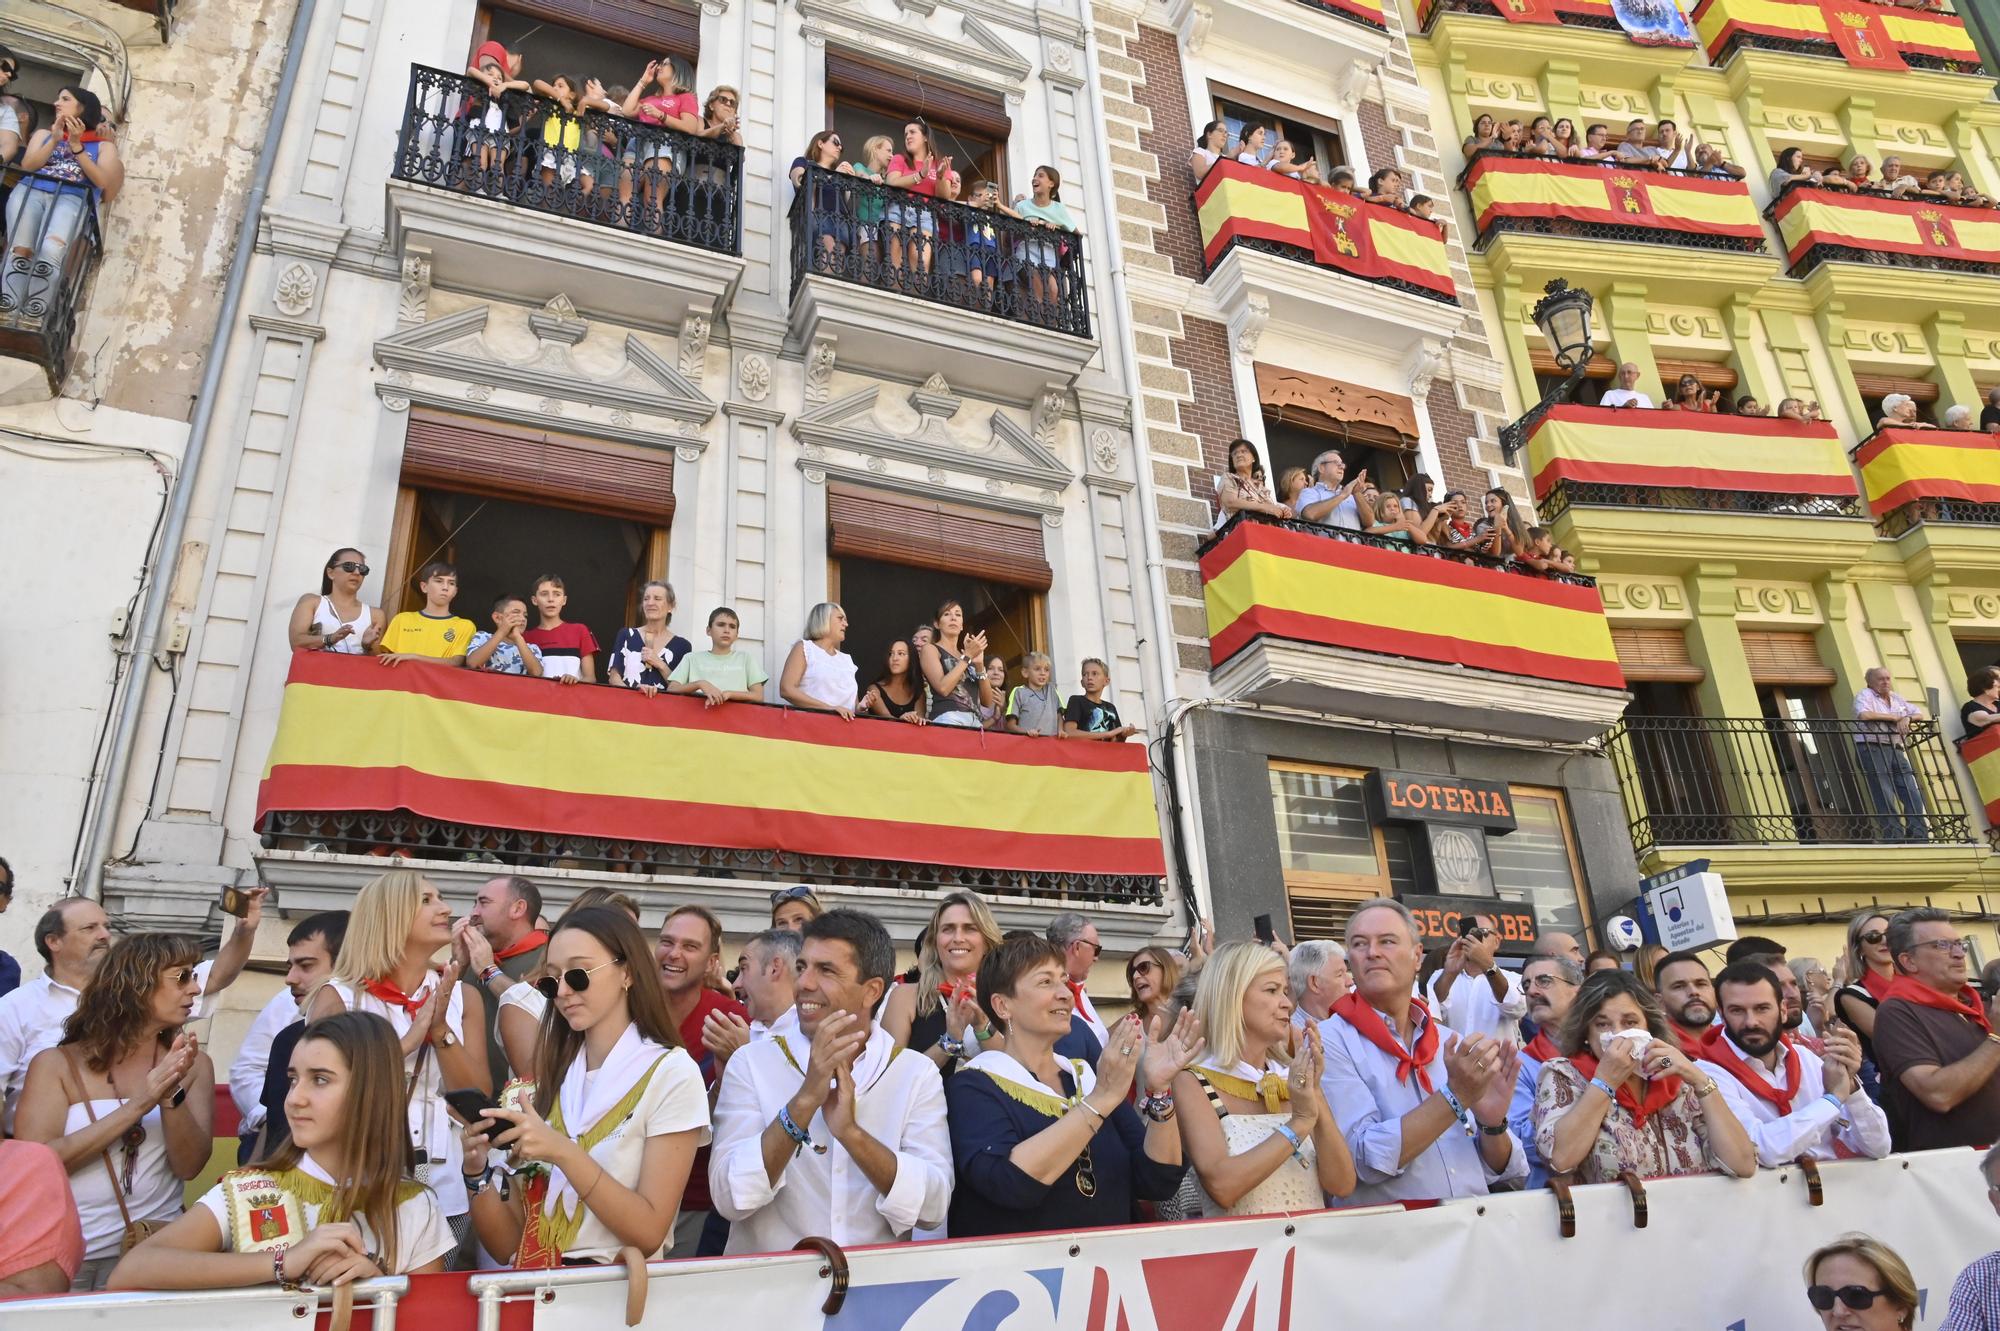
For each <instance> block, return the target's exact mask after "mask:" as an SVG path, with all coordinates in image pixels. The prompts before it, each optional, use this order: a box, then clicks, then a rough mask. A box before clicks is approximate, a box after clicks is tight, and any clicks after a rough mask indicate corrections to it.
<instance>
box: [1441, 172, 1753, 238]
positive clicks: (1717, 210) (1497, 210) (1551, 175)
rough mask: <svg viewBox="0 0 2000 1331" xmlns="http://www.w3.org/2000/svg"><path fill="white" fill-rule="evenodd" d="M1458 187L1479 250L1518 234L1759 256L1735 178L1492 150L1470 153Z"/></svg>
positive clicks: (1746, 199)
mask: <svg viewBox="0 0 2000 1331" xmlns="http://www.w3.org/2000/svg"><path fill="white" fill-rule="evenodd" d="M1458 184H1459V188H1460V189H1462V190H1464V191H1465V193H1466V197H1467V198H1468V199H1469V200H1470V201H1471V204H1472V216H1473V224H1474V226H1475V228H1476V229H1477V231H1478V244H1479V246H1480V248H1484V247H1485V246H1486V245H1488V244H1489V243H1490V242H1491V241H1492V240H1493V238H1494V237H1495V236H1498V235H1503V234H1507V233H1518V234H1525V235H1538V236H1566V237H1584V238H1588V239H1593V240H1623V241H1636V242H1638V243H1640V244H1646V245H1675V246H1680V247H1682V248H1686V249H1705V250H1726V251H1731V252H1734V253H1739V254H1761V253H1763V251H1764V227H1763V224H1762V223H1761V222H1760V221H1759V220H1758V218H1757V205H1756V203H1754V202H1753V201H1752V200H1751V198H1750V187H1749V186H1748V185H1746V184H1744V183H1743V182H1742V181H1740V180H1718V179H1714V178H1712V177H1709V176H1700V175H1695V174H1693V173H1689V172H1680V171H1659V170H1652V169H1649V168H1638V167H1630V166H1624V165H1619V166H1612V167H1603V166H1591V165H1588V164H1586V163H1582V162H1561V161H1556V160H1553V159H1551V158H1547V157H1516V156H1514V155H1513V154H1511V153H1505V152H1491V151H1489V152H1482V153H1479V154H1476V155H1475V156H1474V158H1473V160H1472V163H1471V165H1469V166H1467V167H1466V168H1465V173H1464V174H1463V175H1461V176H1460V177H1459V181H1458Z"/></svg>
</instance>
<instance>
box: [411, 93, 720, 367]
mask: <svg viewBox="0 0 2000 1331" xmlns="http://www.w3.org/2000/svg"><path fill="white" fill-rule="evenodd" d="M388 231H389V241H390V244H391V246H392V247H393V248H394V250H395V251H396V252H397V253H399V254H409V253H411V252H419V253H422V254H425V255H427V256H428V257H429V259H430V262H431V280H432V281H433V282H434V283H436V284H437V285H439V286H443V287H447V288H450V289H453V290H459V291H466V292H470V293H473V294H476V295H485V296H493V297H500V298H514V299H520V298H532V299H533V300H534V301H535V302H536V303H540V302H541V301H542V300H546V299H547V298H548V296H549V294H550V293H551V292H558V291H560V292H564V293H566V294H567V295H569V296H570V298H571V299H572V300H573V301H574V302H575V303H576V304H577V305H578V306H579V307H581V308H583V309H585V310H587V311H589V312H590V313H592V314H595V315H599V316H602V317H607V318H612V319H617V320H620V321H623V322H628V323H632V324H634V325H636V326H639V327H644V328H659V329H674V328H678V327H679V326H680V324H681V321H682V320H683V318H685V316H686V315H687V313H688V311H689V310H690V309H694V310H697V311H701V312H705V313H709V314H713V313H715V312H718V311H719V310H720V309H721V308H722V307H723V306H724V305H726V304H727V302H728V299H729V296H730V294H731V292H732V291H733V289H734V287H735V283H736V279H737V277H738V275H740V274H741V272H742V270H743V261H742V259H741V258H739V257H738V256H739V255H740V254H741V253H742V248H743V149H742V148H740V147H737V146H736V145H734V144H731V143H724V142H722V141H720V140H716V139H703V138H697V137H694V136H692V135H687V134H681V133H678V132H676V131H674V130H669V129H662V128H659V127H657V126H652V125H647V124H644V123H642V122H640V121H637V120H627V119H625V118H624V117H622V116H613V115H606V114H604V113H602V112H597V111H590V112H585V113H584V114H583V115H581V116H564V115H562V113H561V112H560V109H559V108H558V107H557V106H556V104H555V103H554V102H551V101H549V100H548V99H546V98H542V97H535V96H531V95H529V94H527V93H523V92H509V93H506V94H503V95H502V96H501V97H500V98H498V99H497V100H496V99H494V98H493V97H492V96H491V95H490V94H489V93H488V92H487V90H486V87H485V85H484V84H482V83H479V82H478V81H477V80H474V79H470V78H468V77H466V76H465V75H463V74H454V73H450V72H448V71H445V70H441V69H432V68H429V67H428V66H424V65H415V66H412V67H411V70H410V87H409V96H408V99H407V100H406V101H405V103H404V106H403V116H402V123H401V126H400V127H399V129H398V132H397V139H396V157H395V161H394V164H393V165H392V167H391V169H390V182H389V186H388Z"/></svg>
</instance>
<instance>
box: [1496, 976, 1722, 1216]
mask: <svg viewBox="0 0 2000 1331" xmlns="http://www.w3.org/2000/svg"><path fill="white" fill-rule="evenodd" d="M1556 1047H1557V1048H1558V1049H1559V1050H1561V1051H1562V1054H1563V1057H1561V1058H1552V1059H1550V1060H1549V1061H1548V1062H1546V1063H1544V1064H1543V1065H1542V1073H1541V1078H1540V1080H1539V1081H1538V1082H1537V1083H1536V1086H1535V1145H1536V1147H1537V1148H1538V1149H1539V1150H1540V1151H1541V1156H1542V1159H1544V1160H1546V1161H1547V1162H1548V1166H1549V1171H1550V1172H1551V1173H1556V1174H1568V1173H1575V1174H1576V1175H1577V1176H1578V1178H1579V1179H1580V1180H1581V1181H1583V1182H1585V1183H1604V1182H1608V1181H1610V1180H1612V1179H1615V1178H1617V1177H1618V1176H1619V1175H1620V1174H1623V1173H1625V1172H1627V1171H1630V1172H1631V1173H1634V1174H1637V1175H1638V1176H1639V1177H1641V1178H1669V1177H1672V1176H1674V1175H1676V1174H1705V1173H1710V1172H1712V1171H1715V1170H1720V1171H1722V1172H1723V1173H1726V1174H1732V1175H1734V1176H1736V1177H1737V1178H1748V1177H1749V1176H1750V1175H1752V1174H1754V1173H1755V1172H1756V1170H1757V1151H1756V1148H1755V1147H1754V1146H1753V1145H1752V1144H1751V1142H1750V1136H1749V1134H1748V1133H1747V1132H1746V1131H1744V1128H1743V1124H1742V1123H1741V1122H1740V1121H1739V1120H1738V1119H1737V1117H1736V1115H1735V1114H1734V1113H1732V1112H1731V1111H1730V1108H1729V1104H1728V1102H1727V1101H1726V1100H1724V1099H1723V1097H1722V1094H1721V1088H1720V1087H1718V1086H1717V1085H1716V1084H1715V1079H1714V1078H1712V1077H1710V1076H1708V1075H1707V1074H1705V1073H1702V1072H1699V1071H1697V1070H1696V1069H1695V1066H1694V1064H1693V1063H1692V1062H1690V1061H1689V1059H1688V1056H1687V1055H1686V1054H1684V1053H1682V1052H1681V1049H1680V1046H1679V1045H1678V1044H1677V1043H1675V1041H1674V1038H1673V1037H1672V1036H1671V1035H1669V1034H1668V1033H1667V1017H1666V1013H1665V1012H1663V1011H1662V1010H1661V1008H1660V1001H1659V999H1657V998H1655V997H1654V996H1653V993H1652V991H1651V990H1650V989H1648V988H1646V986H1645V985H1643V984H1641V983H1640V982H1639V979H1638V977H1637V976H1635V975H1633V974H1631V973H1630V972H1628V971H1600V972H1598V973H1596V974H1594V975H1591V976H1588V977H1587V978H1585V980H1584V982H1583V987H1582V988H1580V989H1578V990H1577V993H1576V1001H1575V1002H1574V1003H1573V1004H1572V1005H1571V1007H1570V1010H1569V1015H1568V1016H1567V1017H1566V1018H1564V1019H1563V1025H1562V1031H1561V1033H1560V1034H1559V1035H1558V1036H1557V1037H1556Z"/></svg>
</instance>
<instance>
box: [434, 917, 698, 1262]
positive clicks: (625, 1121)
mask: <svg viewBox="0 0 2000 1331" xmlns="http://www.w3.org/2000/svg"><path fill="white" fill-rule="evenodd" d="M549 964H550V966H551V968H552V969H554V971H555V972H556V973H555V974H554V975H549V976H544V977H543V978H542V979H541V980H540V981H539V982H538V983H539V987H540V988H541V990H542V993H543V995H544V996H545V997H546V998H548V1000H549V1009H548V1012H547V1014H546V1015H545V1016H544V1017H543V1019H542V1039H541V1049H540V1055H539V1057H538V1058H537V1060H536V1065H535V1069H534V1072H535V1080H534V1090H533V1095H532V1098H530V1099H526V1100H520V1099H517V1098H516V1097H514V1096H512V1095H510V1096H509V1097H507V1099H508V1101H509V1104H508V1105H507V1107H503V1108H498V1109H494V1110H492V1111H491V1112H490V1113H489V1114H488V1115H487V1116H486V1117H485V1118H483V1119H481V1120H480V1121H479V1122H477V1123H473V1124H470V1125H468V1126H467V1128H466V1130H465V1168H466V1171H467V1174H466V1186H467V1187H468V1188H469V1189H470V1190H471V1191H472V1193H473V1200H472V1220H473V1224H474V1226H475V1227H476V1229H477V1230H478V1233H479V1241H480V1243H481V1244H483V1245H484V1246H485V1248H486V1250H487V1251H488V1252H493V1253H507V1252H511V1253H513V1254H514V1265H515V1266H517V1267H523V1268H529V1269H541V1268H546V1267H554V1266H560V1265H576V1264H581V1263H592V1262H614V1261H617V1260H618V1253H619V1250H620V1249H621V1248H625V1247H633V1248H637V1249H638V1250H639V1251H640V1252H641V1253H643V1254H645V1256H646V1257H647V1259H648V1260H651V1259H653V1258H656V1257H658V1256H660V1254H661V1253H662V1251H663V1250H664V1249H665V1247H666V1245H667V1243H668V1241H669V1239H671V1238H672V1236H673V1229H674V1217H675V1216H676V1215H677V1214H678V1213H679V1211H680V1205H681V1193H682V1191H683V1190H684V1189H685V1188H686V1187H687V1181H688V1173H689V1171H690V1170H691V1169H692V1168H693V1165H694V1158H695V1150H696V1148H697V1147H700V1146H701V1145H703V1144H704V1143H706V1142H707V1141H708V1137H709V1131H708V1095H707V1092H706V1091H705V1090H704V1089H703V1086H702V1080H701V1071H700V1069H698V1068H697V1067H696V1066H695V1064H694V1060H693V1059H691V1058H689V1057H688V1054H687V1051H686V1050H685V1049H683V1048H682V1047H681V1041H680V1037H679V1035H678V1034H677V1033H676V1032H675V1030H674V1022H673V1018H672V1017H671V1016H670V1015H669V1014H668V1012H667V996H666V992H665V991H664V990H663V989H662V988H661V987H660V975H659V969H658V967H657V966H656V965H655V964H654V962H653V950H652V948H651V947H650V946H648V945H647V942H646V939H645V937H644V935H642V934H641V933H640V932H639V927H638V926H637V925H636V924H634V923H633V922H632V920H631V918H630V917H629V916H627V915H626V914H625V913H624V912H623V911H620V910H616V909H613V908H610V907H602V906H596V907H590V908H588V909H585V910H577V911H571V912H570V913H569V914H568V915H566V916H564V917H563V920H562V923H561V927H560V928H558V929H557V931H556V935H555V937H554V938H551V939H550V940H549ZM522 1089H524V1090H525V1088H522ZM495 1146H498V1147H505V1148H507V1149H508V1151H509V1152H510V1157H511V1162H510V1165H509V1168H511V1169H512V1170H513V1171H515V1175H516V1177H515V1179H514V1182H513V1184H512V1186H510V1187H509V1188H508V1190H507V1195H506V1196H502V1195H501V1193H500V1191H499V1190H498V1189H496V1188H493V1187H489V1186H488V1180H489V1177H490V1175H489V1168H488V1160H489V1157H490V1154H491V1149H492V1148H493V1147H495Z"/></svg>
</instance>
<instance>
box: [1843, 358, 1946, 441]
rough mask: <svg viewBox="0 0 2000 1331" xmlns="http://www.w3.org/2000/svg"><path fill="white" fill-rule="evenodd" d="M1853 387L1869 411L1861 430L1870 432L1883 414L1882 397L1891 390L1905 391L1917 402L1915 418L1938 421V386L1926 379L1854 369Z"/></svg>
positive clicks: (1930, 421)
mask: <svg viewBox="0 0 2000 1331" xmlns="http://www.w3.org/2000/svg"><path fill="white" fill-rule="evenodd" d="M1854 387H1855V388H1856V389H1857V390H1858V391H1859V392H1860V394H1861V403H1862V406H1864V407H1865V408H1866V409H1867V412H1868V424H1867V426H1866V427H1865V428H1864V429H1863V431H1862V433H1863V434H1864V435H1866V434H1872V433H1873V432H1874V430H1875V425H1876V422H1878V421H1880V420H1881V419H1882V416H1883V411H1882V399H1883V398H1886V397H1888V396H1889V395H1890V394H1892V393H1907V394H1909V396H1910V398H1911V399H1912V400H1913V401H1915V402H1916V404H1917V419H1918V420H1920V421H1927V422H1929V423H1930V424H1932V425H1935V424H1937V413H1936V408H1937V400H1938V386H1937V385H1936V384H1934V383H1932V382H1931V381H1930V380H1928V379H1905V378H1902V377H1900V376H1898V375H1893V374H1866V373H1863V372H1862V371H1860V370H1856V371H1854Z"/></svg>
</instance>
